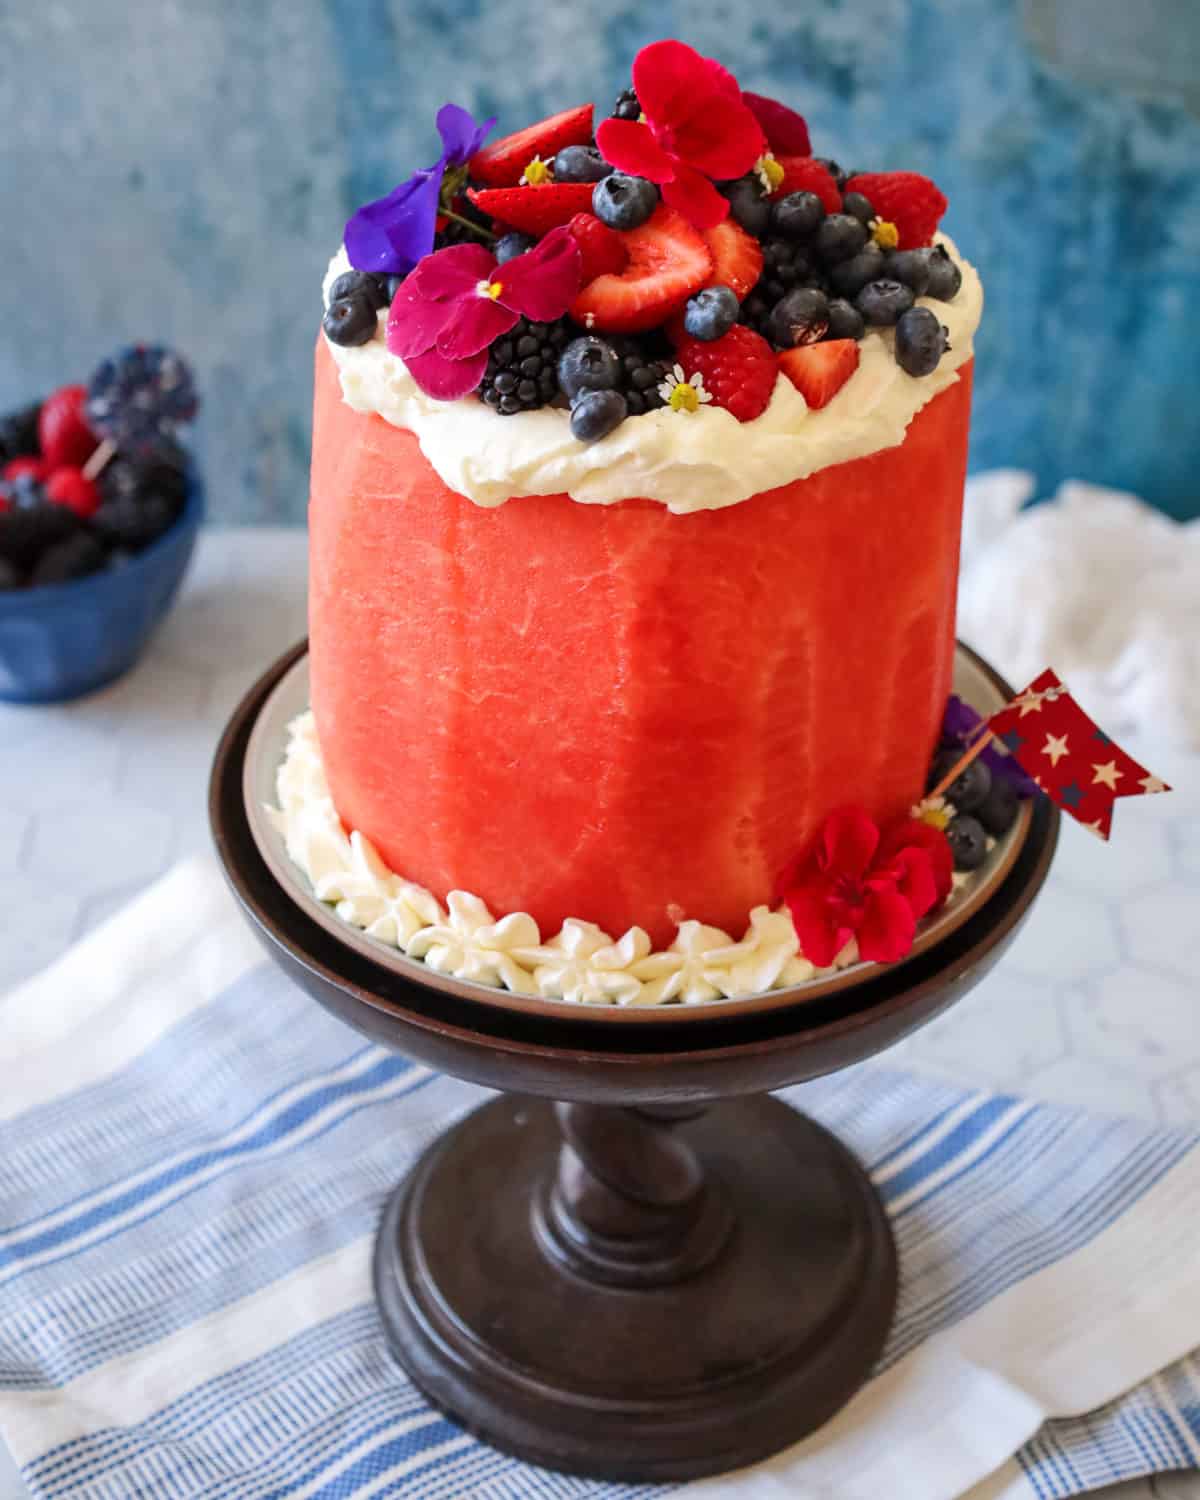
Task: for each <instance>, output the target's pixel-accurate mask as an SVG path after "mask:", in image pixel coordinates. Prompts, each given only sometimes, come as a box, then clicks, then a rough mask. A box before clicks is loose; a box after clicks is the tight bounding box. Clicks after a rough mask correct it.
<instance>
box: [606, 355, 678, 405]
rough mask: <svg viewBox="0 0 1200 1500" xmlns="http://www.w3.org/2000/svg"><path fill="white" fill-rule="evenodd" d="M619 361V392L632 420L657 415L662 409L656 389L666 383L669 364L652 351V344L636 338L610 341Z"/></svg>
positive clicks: (660, 399) (660, 398) (661, 400)
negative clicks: (645, 414)
mask: <svg viewBox="0 0 1200 1500" xmlns="http://www.w3.org/2000/svg"><path fill="white" fill-rule="evenodd" d="M612 342H613V343H614V344H615V346H616V350H617V353H618V355H619V356H620V359H621V390H622V392H623V394H624V396H625V406H626V408H627V410H628V412H629V415H630V416H631V417H640V416H642V415H643V413H645V412H648V411H657V410H658V408H659V407H660V406H662V405H663V398H662V397H661V396H660V395H659V394H658V387H659V385H660V384H661V382H662V381H664V380H665V379H666V376H667V371H668V370H669V369H670V368H671V360H670V359H668V358H666V357H665V355H663V356H661V357H660V353H659V351H658V350H657V349H656V348H655V347H653V343H652V341H651V340H646V341H645V342H641V341H639V340H637V339H635V338H632V337H630V338H625V339H614V340H613V341H612Z"/></svg>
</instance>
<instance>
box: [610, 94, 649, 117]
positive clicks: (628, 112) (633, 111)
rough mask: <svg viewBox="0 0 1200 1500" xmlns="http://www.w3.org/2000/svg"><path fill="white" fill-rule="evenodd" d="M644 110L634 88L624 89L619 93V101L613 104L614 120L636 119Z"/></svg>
mask: <svg viewBox="0 0 1200 1500" xmlns="http://www.w3.org/2000/svg"><path fill="white" fill-rule="evenodd" d="M641 112H642V106H641V104H640V103H639V101H638V96H637V94H636V93H635V92H634V90H633V89H622V90H621V92H620V93H619V94H618V95H617V102H616V103H615V104H614V105H613V112H612V117H613V119H614V120H636V119H637V118H638V116H639V115H640V114H641Z"/></svg>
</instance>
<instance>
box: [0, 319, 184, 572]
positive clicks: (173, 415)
mask: <svg viewBox="0 0 1200 1500" xmlns="http://www.w3.org/2000/svg"><path fill="white" fill-rule="evenodd" d="M196 406H197V401H196V393H195V388H194V386H193V384H192V377H191V372H190V371H189V370H188V367H187V366H186V365H185V364H184V362H183V360H181V359H180V358H179V356H178V355H177V354H175V353H174V352H173V351H171V350H169V349H162V348H156V347H147V346H144V345H136V346H133V347H131V348H128V349H123V350H122V351H121V352H120V353H119V354H117V355H115V356H114V357H113V358H112V359H107V360H105V361H104V362H103V364H101V365H100V366H99V368H98V369H97V370H96V372H95V374H94V375H93V376H92V379H91V381H90V383H89V384H88V385H87V386H82V385H67V386H62V387H61V388H60V389H58V390H57V391H54V392H53V393H52V394H51V395H50V396H48V397H47V398H46V400H45V401H42V402H39V403H37V404H36V405H34V406H29V407H26V408H24V409H23V410H21V411H18V412H13V413H11V414H10V415H9V416H6V417H0V591H7V590H10V589H16V588H23V587H27V586H33V585H37V584H46V583H67V582H69V581H71V580H72V579H76V578H83V577H86V576H87V575H88V574H89V573H98V572H100V571H101V570H102V569H104V568H118V567H121V566H122V565H123V564H124V563H126V562H128V560H129V558H130V557H131V556H132V555H133V554H134V553H136V552H140V551H141V550H142V549H143V548H144V547H147V546H149V545H150V543H151V542H153V541H155V540H156V539H157V538H158V537H160V536H161V535H162V534H163V533H164V532H165V531H167V530H168V529H169V527H171V526H172V525H173V524H174V522H175V521H176V520H177V518H178V517H179V514H180V512H181V511H182V510H183V507H184V504H185V503H186V500H187V492H188V479H187V470H188V457H187V454H186V453H185V451H184V450H183V448H181V447H180V446H179V443H178V441H177V435H178V431H179V428H180V426H181V425H182V424H183V423H184V422H187V421H190V420H191V418H192V417H193V416H194V415H195V412H196ZM102 444H104V445H105V446H104V447H103V448H102V446H101V445H102Z"/></svg>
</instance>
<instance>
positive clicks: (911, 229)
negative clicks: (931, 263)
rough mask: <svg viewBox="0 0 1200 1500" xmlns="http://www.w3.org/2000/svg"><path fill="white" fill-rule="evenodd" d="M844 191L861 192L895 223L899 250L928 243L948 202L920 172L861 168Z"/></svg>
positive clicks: (884, 217)
mask: <svg viewBox="0 0 1200 1500" xmlns="http://www.w3.org/2000/svg"><path fill="white" fill-rule="evenodd" d="M846 191H847V192H848V193H861V194H862V195H863V197H864V198H866V199H868V200H869V202H870V204H871V207H872V208H873V209H874V210H875V213H876V215H877V216H878V217H879V218H881V219H885V220H887V221H888V222H890V223H892V224H894V225H895V226H896V228H897V229H898V230H899V232H900V240H899V247H900V249H901V250H915V249H916V248H917V247H918V246H919V245H928V244H929V243H930V242H931V241H932V240H933V233H934V230H935V229H936V228H937V227H938V221H939V220H940V219H941V217H942V215H943V214H944V213H945V212H946V209H947V207H948V206H949V205H948V204H947V202H946V195H945V194H944V193H943V192H942V191H941V190H940V189H939V188H938V186H937V184H936V183H933V182H930V180H929V178H928V177H922V176H921V174H920V172H860V173H859V174H858V175H857V176H856V177H851V179H850V180H849V182H847V184H846Z"/></svg>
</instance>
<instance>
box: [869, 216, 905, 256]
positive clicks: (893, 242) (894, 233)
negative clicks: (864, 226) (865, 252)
mask: <svg viewBox="0 0 1200 1500" xmlns="http://www.w3.org/2000/svg"><path fill="white" fill-rule="evenodd" d="M871 238H872V239H873V240H874V241H875V243H876V244H877V245H878V246H879V248H880V249H881V250H894V249H895V248H896V246H897V245H898V244H899V243H900V231H899V230H898V229H897V228H896V226H895V225H894V224H893V223H892V221H891V220H890V219H873V220H872V221H871Z"/></svg>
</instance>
